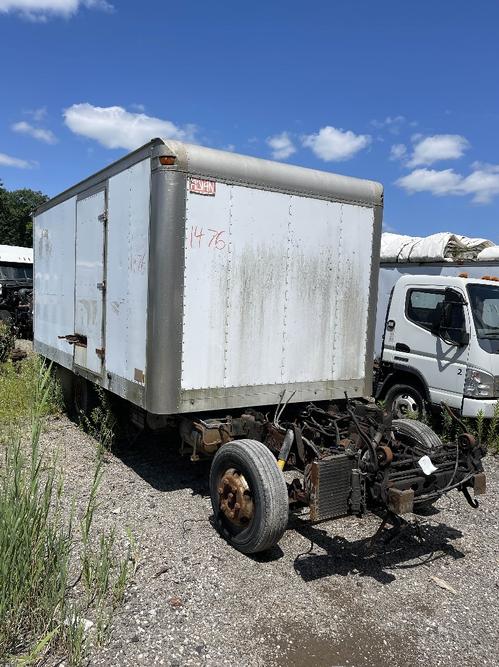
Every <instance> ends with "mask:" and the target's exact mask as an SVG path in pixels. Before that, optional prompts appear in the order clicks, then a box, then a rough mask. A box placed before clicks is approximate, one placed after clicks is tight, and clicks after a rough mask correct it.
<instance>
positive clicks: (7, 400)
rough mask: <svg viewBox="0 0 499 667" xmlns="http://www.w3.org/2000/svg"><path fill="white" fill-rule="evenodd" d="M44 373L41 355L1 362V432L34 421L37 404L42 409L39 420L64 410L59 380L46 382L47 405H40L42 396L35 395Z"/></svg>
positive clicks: (45, 403)
mask: <svg viewBox="0 0 499 667" xmlns="http://www.w3.org/2000/svg"><path fill="white" fill-rule="evenodd" d="M44 373H45V370H44V367H43V362H42V361H41V359H40V358H39V357H37V356H31V357H28V358H27V359H24V360H22V361H21V362H12V361H7V362H5V363H0V432H2V431H3V432H4V431H5V430H6V429H8V430H12V429H13V428H14V429H15V428H17V427H19V426H21V427H22V425H23V424H26V423H29V422H30V421H32V417H33V414H32V413H33V409H34V408H35V406H36V409H37V410H40V411H41V412H40V414H39V415H38V418H39V421H41V419H42V418H43V417H46V416H47V415H50V414H55V413H58V412H61V410H62V399H61V391H60V387H59V385H58V384H57V383H56V382H55V381H53V380H51V381H50V382H48V383H47V384H46V386H45V390H46V392H47V395H46V396H44V397H43V401H44V403H43V405H40V399H41V398H42V397H41V396H38V395H35V392H36V391H38V390H39V379H40V378H41V377H42V376H44Z"/></svg>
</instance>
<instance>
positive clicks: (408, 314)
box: [383, 284, 469, 408]
mask: <svg viewBox="0 0 499 667" xmlns="http://www.w3.org/2000/svg"><path fill="white" fill-rule="evenodd" d="M398 287H399V288H400V289H397V288H398ZM444 302H445V287H444V286H438V285H417V284H408V285H405V286H403V287H402V286H395V290H394V298H393V299H392V303H391V306H390V312H389V314H388V318H387V328H386V333H385V349H384V353H383V357H384V360H385V361H391V362H392V363H394V364H395V365H396V366H398V367H399V368H401V367H407V369H408V370H411V369H412V370H415V371H416V374H419V375H420V376H422V377H423V379H424V381H425V383H426V385H427V386H428V388H429V391H430V397H431V401H432V403H436V404H439V403H441V402H442V401H445V403H447V404H448V405H449V406H451V407H455V408H461V404H462V399H463V390H464V380H465V375H466V366H467V360H468V352H469V345H462V346H457V345H453V344H451V343H448V342H446V341H445V340H444V339H443V338H442V337H441V336H440V335H438V325H439V322H440V319H441V313H442V308H443V306H444ZM461 312H462V318H463V323H464V325H465V327H466V329H467V330H468V331H469V322H467V313H466V309H465V308H462V309H461ZM460 317H461V315H460Z"/></svg>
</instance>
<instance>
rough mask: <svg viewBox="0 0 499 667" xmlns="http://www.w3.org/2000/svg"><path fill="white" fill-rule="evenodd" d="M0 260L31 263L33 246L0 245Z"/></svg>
mask: <svg viewBox="0 0 499 667" xmlns="http://www.w3.org/2000/svg"><path fill="white" fill-rule="evenodd" d="M0 262H13V263H15V264H33V248H23V247H21V246H17V245H0Z"/></svg>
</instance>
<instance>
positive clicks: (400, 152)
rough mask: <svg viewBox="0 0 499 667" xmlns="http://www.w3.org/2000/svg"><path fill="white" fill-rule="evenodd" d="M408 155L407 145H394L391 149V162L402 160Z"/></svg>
mask: <svg viewBox="0 0 499 667" xmlns="http://www.w3.org/2000/svg"><path fill="white" fill-rule="evenodd" d="M406 155H407V146H406V145H405V144H393V146H392V147H391V148H390V160H402V159H403V158H405V156H406Z"/></svg>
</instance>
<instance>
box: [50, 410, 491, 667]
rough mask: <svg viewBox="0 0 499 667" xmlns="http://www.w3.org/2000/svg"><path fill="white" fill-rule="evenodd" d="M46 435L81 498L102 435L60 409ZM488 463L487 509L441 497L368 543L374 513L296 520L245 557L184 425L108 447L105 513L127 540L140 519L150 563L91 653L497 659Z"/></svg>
mask: <svg viewBox="0 0 499 667" xmlns="http://www.w3.org/2000/svg"><path fill="white" fill-rule="evenodd" d="M44 442H45V443H47V446H49V447H51V448H53V447H56V448H59V449H60V450H61V452H62V459H61V460H62V463H63V465H64V467H65V469H66V473H67V478H66V491H67V493H69V494H70V495H75V496H76V497H77V498H78V501H79V502H80V503H81V504H82V506H83V504H84V501H85V497H86V495H87V494H88V490H89V487H90V481H91V475H92V471H93V466H94V462H95V450H96V445H95V442H94V441H93V440H92V439H91V438H90V437H88V436H87V435H85V434H83V433H82V431H81V430H79V429H78V428H77V427H75V426H74V425H73V424H72V423H71V422H69V421H68V420H67V419H66V418H62V419H59V420H53V421H52V422H51V423H50V425H49V429H48V431H47V432H46V433H45V435H44ZM486 466H487V473H488V480H489V490H488V491H489V492H488V495H487V496H485V497H484V498H483V500H482V502H481V506H480V508H479V509H478V510H473V509H472V508H471V507H469V506H468V505H467V503H466V501H465V499H464V497H463V496H462V495H459V494H457V493H454V494H452V495H450V496H447V497H446V498H444V499H442V500H441V501H439V503H438V507H439V508H440V509H441V511H440V512H439V513H438V514H435V515H433V516H429V517H424V518H420V522H421V523H420V528H419V533H420V534H419V537H418V536H417V535H416V534H415V533H414V534H413V536H412V537H404V538H399V539H397V540H395V541H394V542H393V543H392V544H391V545H390V546H388V547H385V548H383V547H381V546H379V547H377V548H376V549H374V550H371V549H369V547H368V544H367V539H368V538H369V537H370V536H371V535H372V534H373V533H374V532H375V530H376V528H377V526H378V524H379V520H378V519H377V518H376V517H374V516H367V517H366V518H364V519H362V520H359V519H356V518H353V517H350V518H346V519H341V520H338V521H336V522H327V523H325V524H321V525H319V526H315V527H310V526H308V525H306V524H305V523H303V522H301V521H300V520H299V519H294V520H293V521H292V522H291V524H290V529H289V530H288V531H287V532H286V534H285V535H284V538H283V539H282V541H281V543H280V545H279V547H278V548H276V549H275V550H274V551H273V552H272V553H271V554H269V555H268V556H266V557H259V558H248V557H246V556H243V555H242V554H239V553H237V552H236V551H234V550H233V549H232V548H230V547H229V546H228V545H227V544H226V543H225V542H224V541H223V540H222V539H220V538H219V536H218V535H217V533H216V532H215V531H214V529H213V528H212V526H211V525H210V515H211V507H210V500H209V497H208V489H207V479H208V465H207V464H206V463H198V464H192V463H191V462H190V461H189V460H188V459H181V458H180V457H179V456H178V442H176V439H175V437H174V436H169V437H164V438H163V439H154V440H153V439H149V440H147V439H145V440H144V441H143V442H140V443H136V445H135V446H134V447H133V448H131V449H129V450H127V451H125V452H122V453H121V454H120V456H114V455H110V456H109V461H108V462H107V463H106V470H105V476H104V479H103V483H102V486H101V490H100V507H99V511H98V515H97V522H98V524H99V525H100V526H102V527H111V526H116V527H117V532H118V537H119V542H120V544H123V548H125V546H124V545H125V530H126V528H130V530H131V531H132V532H133V534H134V536H135V537H136V540H137V544H138V549H139V558H140V567H139V569H138V571H137V573H136V576H135V578H134V581H133V582H132V584H131V586H130V588H129V590H128V593H127V596H126V600H125V604H124V606H123V607H122V608H121V609H120V610H119V612H118V614H117V616H116V618H115V621H114V627H113V631H112V636H111V639H110V642H109V643H108V644H107V646H105V647H104V648H102V649H100V650H99V651H98V652H97V651H96V652H94V653H93V654H92V656H91V663H90V664H92V665H109V666H111V665H120V666H125V665H136V664H144V665H155V664H163V665H170V666H172V667H173V666H174V665H177V666H183V665H208V666H216V667H218V666H223V665H232V666H234V665H238V666H248V667H252V666H257V665H266V666H267V665H268V666H275V667H284V666H286V667H305V665H306V666H307V667H308V666H310V665H314V666H317V667H332V666H333V665H345V666H346V665H348V666H349V667H352V666H353V667H364V666H366V667H367V666H371V667H378V666H380V667H385V665H386V664H392V665H396V666H397V667H404V666H405V665H407V666H409V665H413V666H419V665H421V666H423V665H425V666H427V667H428V666H433V665H443V666H447V665H448V666H451V665H456V664H457V663H463V664H467V665H468V666H474V665H476V666H478V665H495V664H497V654H498V652H499V629H498V621H497V619H498V611H499V604H498V594H499V569H498V564H499V530H498V526H499V483H498V472H499V462H498V461H497V460H496V459H492V458H489V459H487V461H486ZM434 578H436V579H434ZM446 585H447V586H449V587H450V590H449V589H448V588H445V587H442V586H446ZM453 591H454V592H453Z"/></svg>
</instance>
